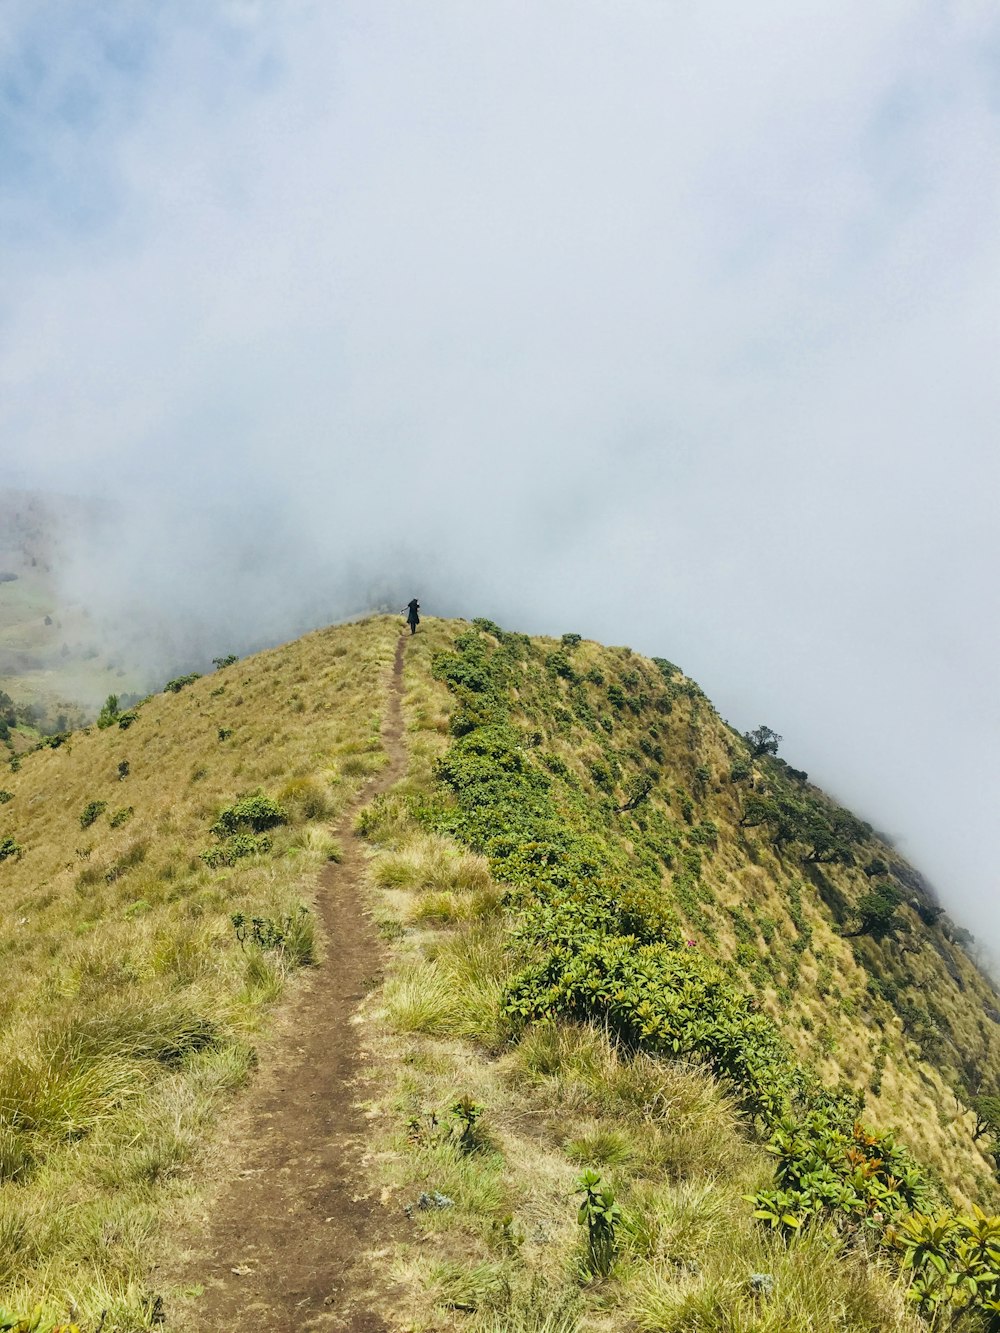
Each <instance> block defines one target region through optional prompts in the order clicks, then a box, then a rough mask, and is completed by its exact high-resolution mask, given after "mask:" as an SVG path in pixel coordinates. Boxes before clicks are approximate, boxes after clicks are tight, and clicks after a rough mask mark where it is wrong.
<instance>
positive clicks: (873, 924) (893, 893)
mask: <svg viewBox="0 0 1000 1333" xmlns="http://www.w3.org/2000/svg"><path fill="white" fill-rule="evenodd" d="M901 901H902V899H901V898H900V896H899V892H898V890H897V889H896V887H895V885H893V884H890V883H889V881H888V880H882V881H881V882H879V883H877V884H875V885H874V886H873V887H872V888H870V889H869V890H868V892H867V893H863V894H862V895H861V897H860V898H859V899H858V905H857V907H856V908H855V909H854V913H855V915H856V916H857V918H858V921H859V925H858V928H857V930H853V931H851V932H850V934H849V936H848V938H853V937H854V936H856V935H870V936H871V937H872V939H873V940H881V939H884V938H885V936H886V935H889V934H891V932H892V931H893V930H894V929H895V927H896V926H897V925H898V924H899V922H898V920H897V917H896V908H897V907H898V906H899V904H900V902H901Z"/></svg>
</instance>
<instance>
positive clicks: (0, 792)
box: [0, 788, 14, 805]
mask: <svg viewBox="0 0 1000 1333" xmlns="http://www.w3.org/2000/svg"><path fill="white" fill-rule="evenodd" d="M13 799H14V793H13V792H12V791H6V790H4V789H3V788H0V805H6V804H7V802H8V801H12V800H13Z"/></svg>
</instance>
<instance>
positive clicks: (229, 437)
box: [0, 0, 1000, 940]
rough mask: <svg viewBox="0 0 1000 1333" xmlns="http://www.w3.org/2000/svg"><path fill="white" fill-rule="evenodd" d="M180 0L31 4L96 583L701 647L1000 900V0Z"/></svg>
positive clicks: (37, 276)
mask: <svg viewBox="0 0 1000 1333" xmlns="http://www.w3.org/2000/svg"><path fill="white" fill-rule="evenodd" d="M151 12H152V13H153V14H154V17H152V18H150V17H149V16H148V15H143V17H142V21H141V22H138V23H136V22H133V23H132V24H131V26H127V25H126V24H125V22H124V20H123V19H122V13H123V11H119V10H116V9H115V7H113V6H104V7H100V6H97V7H86V9H81V8H80V7H78V6H71V5H68V4H66V3H56V4H51V5H49V6H48V7H46V6H38V5H34V4H32V5H31V6H21V7H20V8H18V7H14V8H13V9H8V11H7V14H6V17H5V20H4V21H3V23H2V26H0V60H2V61H4V62H6V64H7V65H8V67H9V68H12V69H16V70H17V71H18V80H17V81H15V84H14V85H11V84H9V83H8V86H15V87H17V88H20V89H21V92H20V94H19V97H20V100H19V101H18V100H17V98H16V97H15V98H14V100H13V101H12V100H11V99H10V98H9V97H8V99H7V102H6V103H4V104H3V108H4V114H5V115H6V117H7V124H8V133H7V134H6V135H4V136H3V137H4V142H5V143H7V145H8V148H7V149H6V150H5V154H4V157H3V159H2V160H0V167H2V166H3V165H4V163H6V164H7V166H8V167H9V170H6V171H3V172H2V173H0V174H2V177H3V181H4V182H5V183H4V184H3V185H0V239H2V240H3V242H4V251H5V255H6V256H7V258H8V261H9V262H8V266H7V270H6V273H5V276H4V279H3V290H2V293H0V302H2V303H0V441H2V443H0V463H5V464H6V465H7V470H8V471H9V472H11V473H13V472H14V471H15V470H16V471H17V472H18V474H19V475H21V476H22V477H25V478H26V479H29V480H30V479H34V480H37V481H40V482H42V483H48V484H60V485H77V486H80V485H87V486H91V487H93V488H95V489H99V490H102V491H103V492H105V493H109V494H111V495H114V496H116V497H118V498H119V499H120V501H121V503H122V506H123V511H124V512H123V517H122V519H121V521H120V524H119V527H118V529H117V532H116V536H115V540H114V542H113V543H109V547H108V549H107V550H106V551H105V552H104V553H103V554H102V553H101V552H97V553H94V552H90V553H89V555H88V558H87V559H86V560H83V559H82V558H81V561H80V563H79V565H78V567H77V576H78V579H79V580H82V581H84V582H85V583H86V585H87V589H88V592H89V593H90V595H91V596H92V597H94V598H95V599H96V600H100V599H101V597H102V596H103V597H104V598H106V599H107V600H108V601H109V602H113V603H114V604H115V605H116V606H118V607H124V608H126V609H129V610H130V612H131V613H132V614H133V615H136V614H139V610H140V609H142V608H145V609H146V610H147V611H148V607H149V605H150V603H151V602H152V603H155V604H157V605H160V606H162V608H163V610H164V611H165V613H167V615H168V630H167V632H168V633H175V634H176V635H177V636H178V639H179V640H180V641H181V642H183V643H190V642H192V636H193V641H203V642H204V646H205V647H208V648H210V649H212V650H215V649H217V648H218V647H219V644H218V642H217V637H218V633H219V632H220V631H221V629H222V628H223V625H221V624H220V623H219V619H220V617H222V618H224V628H225V630H226V632H227V633H232V634H234V635H235V634H236V633H238V632H243V631H245V633H246V634H247V635H250V634H252V633H254V632H257V631H259V632H260V633H261V634H263V635H276V636H277V635H281V634H284V633H289V632H291V631H292V630H293V629H295V628H297V627H298V626H299V624H300V623H302V622H303V621H305V620H308V619H309V618H310V617H311V616H314V615H320V614H323V613H324V612H327V613H329V614H333V613H334V612H335V611H336V610H337V609H338V607H344V606H348V605H352V599H354V600H356V599H357V598H358V597H359V596H361V595H362V591H361V590H365V589H368V588H373V587H379V588H382V587H387V586H388V587H392V588H393V590H394V592H403V591H405V592H406V595H407V596H408V595H410V587H411V584H412V583H413V582H414V580H419V588H418V591H419V592H420V594H421V596H422V599H423V600H424V603H425V605H426V606H427V608H428V609H429V610H433V609H434V608H435V606H439V607H441V608H442V609H446V610H450V611H451V610H458V611H462V612H467V613H469V614H477V613H479V612H485V613H487V614H495V615H497V616H498V617H499V618H505V619H507V620H508V621H510V622H511V623H513V624H520V625H522V626H524V627H530V628H536V629H551V630H553V631H558V630H560V629H563V628H577V629H580V630H584V631H588V632H592V633H595V634H601V635H604V636H606V637H608V638H610V639H613V640H616V641H632V642H634V643H636V644H637V646H641V647H643V648H646V649H649V650H658V651H661V652H664V653H665V654H666V655H668V656H670V657H672V658H678V659H680V660H681V661H682V662H683V664H684V665H685V666H686V667H687V668H688V669H689V670H691V671H692V672H693V673H694V674H695V675H696V676H697V677H698V678H699V679H700V680H701V682H702V683H703V685H704V686H705V687H706V688H707V689H708V691H709V693H710V694H712V695H713V697H715V698H716V699H717V700H718V702H719V703H720V705H721V706H722V707H723V708H724V710H725V711H727V712H728V713H729V714H730V715H731V717H732V719H733V721H735V722H738V723H740V724H741V725H751V724H755V723H756V722H757V721H759V720H760V719H761V718H764V719H766V720H767V721H768V722H770V723H771V724H772V725H774V726H776V727H777V728H778V730H780V731H782V732H783V733H784V734H785V736H786V737H787V742H786V747H787V749H788V752H789V755H790V757H791V759H792V761H793V762H797V763H801V764H802V765H803V766H805V767H808V768H811V769H814V770H815V772H816V776H817V777H818V778H820V779H821V780H827V781H828V782H829V783H830V784H831V785H833V786H834V787H835V788H836V790H837V792H838V794H840V795H841V796H842V797H843V798H844V799H845V800H847V801H848V802H855V803H856V804H859V805H861V806H862V808H863V809H864V811H865V812H866V813H868V814H869V815H870V817H872V818H874V819H876V820H877V821H878V822H880V823H882V824H884V825H887V826H891V827H892V828H893V829H895V830H896V831H897V832H898V833H900V835H901V836H903V837H905V838H906V839H907V847H908V849H909V850H910V851H911V852H912V853H913V855H914V856H915V857H916V858H917V860H918V862H920V863H921V864H923V865H924V866H925V867H926V868H928V869H929V871H930V873H931V874H932V876H933V877H934V878H936V879H938V880H939V881H940V882H941V884H942V886H943V888H944V891H945V893H946V895H948V896H949V897H951V898H953V899H959V900H961V901H964V903H965V908H966V911H967V914H968V916H969V917H970V918H972V919H973V924H974V927H976V926H978V927H979V928H980V929H982V930H984V931H986V932H988V933H989V934H990V935H991V936H992V938H993V939H994V940H997V939H998V938H1000V914H998V909H997V906H996V904H995V903H994V902H993V901H992V890H993V886H994V879H993V870H992V865H991V860H990V854H989V850H988V835H987V832H986V829H987V826H988V819H989V817H990V816H991V815H992V812H993V810H994V808H995V803H996V797H997V794H998V793H997V778H996V772H995V765H994V763H993V758H992V756H993V753H994V752H995V750H996V745H997V739H998V737H997V720H998V719H997V713H996V705H995V703H994V691H993V685H992V681H991V679H989V674H990V673H989V671H988V668H987V665H986V664H987V663H990V664H992V662H993V660H994V659H995V656H996V650H997V646H998V645H997V633H996V629H995V624H996V614H995V612H996V606H995V593H994V588H995V586H996V575H997V572H998V571H997V569H996V557H995V554H994V545H995V543H994V541H993V538H992V530H993V528H994V526H995V499H994V497H995V495H996V493H997V491H996V486H997V481H998V477H997V461H996V459H997V452H996V449H995V446H994V444H993V440H992V425H993V422H994V421H995V420H996V419H997V410H996V409H997V406H998V404H997V401H996V399H997V390H996V388H995V381H996V375H995V366H996V364H997V352H998V347H997V333H996V327H995V305H996V299H995V298H996V290H997V278H998V272H997V270H998V258H1000V242H998V240H997V238H996V236H995V234H994V233H995V227H994V219H995V217H996V214H997V194H998V182H1000V173H998V163H997V151H996V148H995V145H996V143H997V130H998V111H997V105H996V102H995V99H994V98H993V95H992V93H991V82H993V81H995V74H996V59H997V52H998V50H1000V46H998V42H997V38H998V35H1000V24H998V22H997V19H996V17H995V14H994V13H993V12H992V7H991V6H987V5H985V4H974V3H968V4H965V5H961V4H959V5H952V6H944V5H941V4H936V3H918V4H916V5H915V4H913V3H905V4H904V3H902V2H901V0H900V2H899V3H887V4H883V5H879V6H874V7H873V6H871V5H866V4H862V3H860V2H857V3H846V4H843V5H839V6H835V7H831V6H819V5H802V4H801V3H798V2H797V0H796V3H792V0H771V2H770V3H764V4H759V5H753V6H732V5H721V4H699V5H697V6H693V5H689V4H684V3H680V2H679V0H678V2H676V3H669V4H668V3H652V0H649V2H647V3H640V0H629V2H628V3H616V4H613V5H612V4H606V3H599V2H598V0H589V3H582V4H581V3H573V4H569V3H566V2H564V3H557V2H555V0H553V2H552V3H549V4H545V5H538V4H535V3H531V4H528V3H524V2H523V0H522V2H521V3H514V2H513V0H511V2H509V3H499V2H496V3H494V2H493V0H480V3H477V4H476V5H474V6H472V5H468V4H464V3H461V4H460V3H457V0H456V2H455V3H445V2H444V0H439V2H438V3H435V4H434V5H427V6H415V5H409V4H402V3H376V4H372V3H369V2H368V0H366V3H364V4H362V3H356V4H338V5H336V6H330V5H311V6H310V5H303V6H300V5H291V4H280V3H279V4H269V5H266V6H265V5H250V4H247V5H236V4H233V5H222V4H216V5H207V6H206V5H194V4H191V5H183V4H182V5H179V6H175V7H164V8H162V9H158V10H156V11H151ZM26 51H30V53H31V59H30V60H29V59H26ZM25 70H27V71H28V74H25ZM29 76H30V77H29ZM133 607H135V608H138V609H136V610H134V611H133ZM213 635H215V638H212V636H213ZM209 639H212V641H211V642H209V641H208V640H209ZM223 646H224V645H223Z"/></svg>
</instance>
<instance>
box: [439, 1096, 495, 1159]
mask: <svg viewBox="0 0 1000 1333" xmlns="http://www.w3.org/2000/svg"><path fill="white" fill-rule="evenodd" d="M448 1109H449V1111H450V1112H451V1114H452V1115H453V1116H454V1117H455V1120H456V1122H457V1132H456V1140H457V1142H458V1146H459V1149H460V1150H461V1151H462V1152H464V1153H471V1152H475V1151H476V1150H477V1149H478V1148H481V1147H482V1146H483V1139H482V1132H481V1130H480V1129H479V1128H478V1125H479V1121H480V1119H481V1118H482V1116H483V1113H484V1111H485V1110H486V1108H485V1107H484V1106H480V1105H479V1103H478V1102H474V1101H473V1100H472V1098H471V1097H469V1096H468V1095H466V1096H464V1097H460V1098H459V1099H458V1101H457V1102H453V1103H452V1105H451V1106H450V1107H449V1108H448Z"/></svg>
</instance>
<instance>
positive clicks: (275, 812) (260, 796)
mask: <svg viewBox="0 0 1000 1333" xmlns="http://www.w3.org/2000/svg"><path fill="white" fill-rule="evenodd" d="M287 823H288V815H287V813H286V812H285V810H283V809H282V807H281V806H280V805H279V804H278V803H277V801H274V800H272V799H271V797H270V796H265V795H264V793H263V792H262V791H255V792H251V793H250V794H249V795H248V796H241V797H240V798H239V800H237V801H234V802H233V804H232V805H230V806H227V807H226V809H224V810H222V811H220V813H219V817H218V819H217V820H216V821H215V823H214V824H213V825H212V832H213V833H214V834H215V835H216V837H218V838H228V837H231V836H232V835H233V834H235V833H243V832H248V831H249V832H253V833H263V832H264V830H265V829H270V828H275V827H276V826H277V825H278V824H287Z"/></svg>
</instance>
